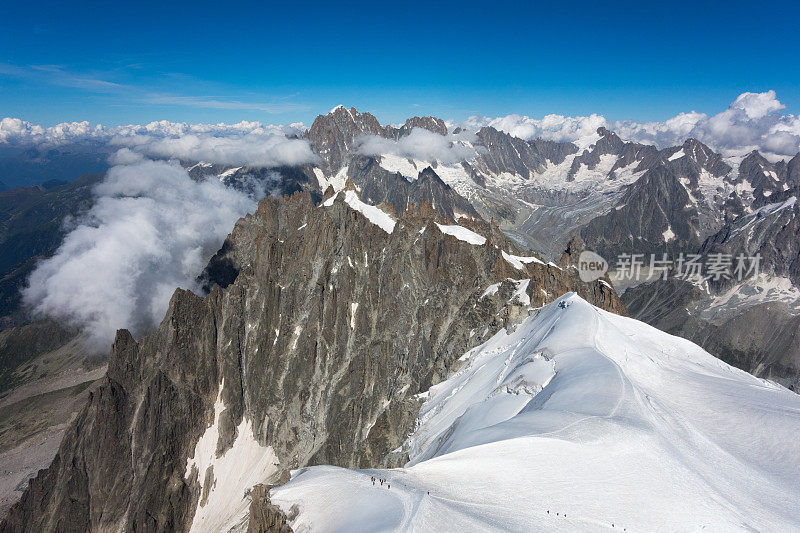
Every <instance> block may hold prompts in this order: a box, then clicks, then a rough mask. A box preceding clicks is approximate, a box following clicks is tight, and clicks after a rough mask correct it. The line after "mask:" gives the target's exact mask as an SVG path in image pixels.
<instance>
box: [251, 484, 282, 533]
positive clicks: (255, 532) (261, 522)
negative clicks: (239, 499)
mask: <svg viewBox="0 0 800 533" xmlns="http://www.w3.org/2000/svg"><path fill="white" fill-rule="evenodd" d="M250 498H251V500H250V518H249V519H248V524H247V533H292V528H291V527H290V526H289V524H288V521H289V520H291V519H292V517H291V516H286V515H285V514H284V513H283V511H281V510H280V508H279V507H278V506H277V505H273V504H272V503H270V501H269V489H268V488H267V487H265V486H264V485H261V484H258V485H256V486H255V487H253V490H252V491H251V493H250Z"/></svg>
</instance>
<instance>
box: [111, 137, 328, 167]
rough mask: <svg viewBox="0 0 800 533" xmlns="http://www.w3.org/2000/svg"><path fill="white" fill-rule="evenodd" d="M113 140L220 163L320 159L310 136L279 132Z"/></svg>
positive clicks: (153, 151) (134, 147) (162, 153)
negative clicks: (293, 137) (295, 135)
mask: <svg viewBox="0 0 800 533" xmlns="http://www.w3.org/2000/svg"><path fill="white" fill-rule="evenodd" d="M111 143H112V144H114V145H118V146H126V147H128V148H129V149H131V150H132V151H135V152H138V153H141V154H145V155H149V156H154V157H164V158H172V159H180V160H181V161H213V162H214V163H217V164H221V165H239V166H241V165H250V166H263V167H277V166H282V165H290V166H293V165H301V164H303V163H311V162H314V161H316V159H317V157H316V155H315V154H314V152H313V151H312V150H311V146H310V145H309V143H308V141H307V140H305V139H290V138H288V137H286V136H285V135H283V134H280V133H263V134H262V133H248V134H246V135H228V136H217V135H206V134H195V133H189V134H186V135H180V136H174V137H155V136H152V135H135V136H132V137H123V136H117V137H115V138H113V139H112V140H111Z"/></svg>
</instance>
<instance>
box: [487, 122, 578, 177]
mask: <svg viewBox="0 0 800 533" xmlns="http://www.w3.org/2000/svg"><path fill="white" fill-rule="evenodd" d="M477 137H478V139H477V141H476V143H475V144H476V146H481V147H483V148H485V150H482V151H480V152H478V156H477V159H476V162H475V168H476V169H477V170H478V171H479V172H489V173H493V174H500V173H501V172H511V173H516V174H519V175H520V176H523V177H524V178H526V179H529V178H530V177H531V175H532V174H533V173H541V172H542V171H544V169H545V168H546V166H547V162H548V161H551V162H552V163H554V164H559V163H561V162H563V161H564V159H565V158H566V157H567V156H568V155H570V154H573V153H575V152H577V151H578V147H577V146H575V145H574V144H572V143H555V142H551V141H543V140H541V139H537V140H535V141H525V140H523V139H520V138H518V137H513V136H511V135H509V134H507V133H503V132H501V131H498V130H496V129H494V128H492V127H484V128H481V129H480V131H478V133H477Z"/></svg>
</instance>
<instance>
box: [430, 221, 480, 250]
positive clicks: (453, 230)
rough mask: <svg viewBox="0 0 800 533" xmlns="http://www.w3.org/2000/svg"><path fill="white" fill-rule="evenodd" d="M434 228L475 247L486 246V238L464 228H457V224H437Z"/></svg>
mask: <svg viewBox="0 0 800 533" xmlns="http://www.w3.org/2000/svg"><path fill="white" fill-rule="evenodd" d="M436 226H437V227H438V228H439V231H441V232H442V233H446V234H447V235H452V236H453V237H455V238H456V239H458V240H460V241H464V242H468V243H469V244H474V245H477V246H482V245H484V244H486V237H484V236H483V235H479V234H477V233H475V232H474V231H472V230H470V229H467V228H465V227H464V226H459V225H457V224H452V225H446V224H439V223H436Z"/></svg>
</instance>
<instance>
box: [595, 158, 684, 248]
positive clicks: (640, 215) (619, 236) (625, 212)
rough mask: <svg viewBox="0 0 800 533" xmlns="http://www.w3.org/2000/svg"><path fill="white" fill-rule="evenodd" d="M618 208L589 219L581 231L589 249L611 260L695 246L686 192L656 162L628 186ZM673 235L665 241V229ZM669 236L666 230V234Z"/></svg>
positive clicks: (672, 174)
mask: <svg viewBox="0 0 800 533" xmlns="http://www.w3.org/2000/svg"><path fill="white" fill-rule="evenodd" d="M620 204H621V206H622V207H619V208H615V209H612V210H611V211H610V212H609V213H608V214H606V215H603V216H600V217H598V218H595V219H594V220H592V221H591V222H590V223H589V225H588V226H586V227H585V228H584V229H583V230H582V231H581V237H582V238H583V239H584V240H585V241H586V243H587V245H588V246H589V248H591V249H593V250H596V251H598V253H600V255H602V256H604V257H606V259H608V260H609V261H612V263H613V260H614V258H615V257H616V256H617V254H619V253H622V252H627V253H631V252H635V253H654V252H658V251H666V250H673V251H675V250H683V249H696V248H697V247H698V246H699V245H700V242H699V240H698V230H697V226H698V224H699V221H698V217H697V213H696V211H693V210H692V209H691V208H690V207H687V206H688V205H690V200H689V195H688V193H687V192H686V189H685V188H684V186H683V185H682V184H681V183H680V181H679V180H678V178H677V176H676V175H675V174H674V172H672V170H671V169H670V168H669V167H667V166H665V165H659V166H657V167H655V168H653V169H650V170H648V171H647V172H646V173H645V174H644V175H643V176H642V177H641V178H640V179H639V181H638V182H637V183H636V184H635V186H633V187H631V188H629V189H628V190H627V192H626V193H625V195H624V196H623V199H622V201H621V202H620ZM668 231H671V232H672V233H673V234H674V237H673V238H672V239H671V240H670V242H666V241H665V237H664V234H665V232H668ZM667 234H668V235H669V233H667Z"/></svg>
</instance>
